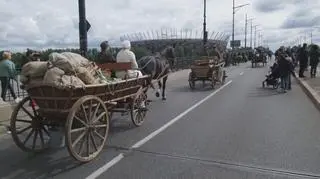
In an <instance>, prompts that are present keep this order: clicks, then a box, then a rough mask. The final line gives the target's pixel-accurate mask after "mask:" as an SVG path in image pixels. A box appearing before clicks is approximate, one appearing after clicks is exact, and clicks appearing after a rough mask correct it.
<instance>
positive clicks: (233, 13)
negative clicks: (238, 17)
mask: <svg viewBox="0 0 320 179" xmlns="http://www.w3.org/2000/svg"><path fill="white" fill-rule="evenodd" d="M247 5H249V4H243V5H239V6H235V0H232V41H231V43H230V44H231V48H232V50H233V49H234V15H235V14H236V9H239V8H241V7H244V6H247Z"/></svg>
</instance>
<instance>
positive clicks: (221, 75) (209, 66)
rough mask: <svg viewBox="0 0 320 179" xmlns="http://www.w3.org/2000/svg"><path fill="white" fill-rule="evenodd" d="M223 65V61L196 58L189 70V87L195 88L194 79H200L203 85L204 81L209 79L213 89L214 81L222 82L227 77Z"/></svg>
mask: <svg viewBox="0 0 320 179" xmlns="http://www.w3.org/2000/svg"><path fill="white" fill-rule="evenodd" d="M224 65H225V63H224V62H218V61H217V60H213V59H205V60H196V61H195V62H194V64H193V65H191V67H190V68H191V72H190V73H189V80H188V81H189V86H190V88H191V89H192V90H193V89H195V84H196V81H202V84H203V86H205V82H206V81H210V82H211V87H212V88H213V89H214V87H215V85H216V83H220V84H223V83H224V82H225V79H226V77H227V76H226V71H225V70H224Z"/></svg>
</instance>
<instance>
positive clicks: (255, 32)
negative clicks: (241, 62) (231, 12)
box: [252, 24, 260, 48]
mask: <svg viewBox="0 0 320 179" xmlns="http://www.w3.org/2000/svg"><path fill="white" fill-rule="evenodd" d="M258 26H260V25H259V24H257V25H254V26H252V27H254V41H253V42H254V44H253V48H256V37H257V27H258Z"/></svg>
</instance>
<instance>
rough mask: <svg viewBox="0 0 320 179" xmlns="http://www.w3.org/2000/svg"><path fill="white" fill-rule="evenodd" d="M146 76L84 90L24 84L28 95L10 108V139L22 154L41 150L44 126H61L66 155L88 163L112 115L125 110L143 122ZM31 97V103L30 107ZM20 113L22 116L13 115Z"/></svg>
mask: <svg viewBox="0 0 320 179" xmlns="http://www.w3.org/2000/svg"><path fill="white" fill-rule="evenodd" d="M148 78H149V76H142V77H138V78H133V79H128V80H121V81H117V82H113V83H108V84H99V85H87V86H85V88H80V87H77V88H65V89H62V88H57V87H55V86H52V85H48V84H35V85H29V86H26V87H25V89H26V90H27V92H28V94H29V97H26V98H24V99H23V100H22V101H21V102H20V103H19V104H18V105H17V106H16V108H15V109H14V111H13V113H12V117H11V134H12V137H13V140H14V142H15V143H16V144H17V146H18V147H19V148H21V149H22V150H24V151H26V152H42V151H44V150H45V149H47V148H48V147H49V142H50V128H52V127H54V128H56V127H64V129H65V139H66V145H67V148H68V151H69V153H70V155H71V156H72V157H74V158H75V159H76V160H78V161H80V162H88V161H91V160H93V159H94V158H95V157H97V156H98V155H99V153H100V152H101V151H102V149H103V147H104V145H105V142H106V139H107V137H108V132H109V124H110V117H111V116H112V115H111V114H112V113H114V112H121V113H123V112H128V114H130V116H131V119H132V122H133V124H135V125H136V126H140V125H141V124H142V123H143V121H144V119H145V116H146V113H147V110H146V106H145V102H146V98H147V97H146V93H145V92H146V90H147V88H148V84H147V81H148ZM31 100H32V101H35V102H36V104H37V106H34V105H31V104H32V103H31ZM21 112H25V113H26V114H27V116H25V117H24V118H19V117H18V114H19V113H21ZM24 134H25V135H24Z"/></svg>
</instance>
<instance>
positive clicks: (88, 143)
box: [86, 132, 90, 157]
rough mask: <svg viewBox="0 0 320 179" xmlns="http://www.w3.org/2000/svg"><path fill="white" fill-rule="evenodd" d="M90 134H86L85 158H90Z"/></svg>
mask: <svg viewBox="0 0 320 179" xmlns="http://www.w3.org/2000/svg"><path fill="white" fill-rule="evenodd" d="M89 135H90V132H88V133H87V136H86V137H87V156H88V157H89V156H90V136H89Z"/></svg>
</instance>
